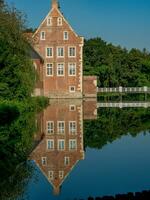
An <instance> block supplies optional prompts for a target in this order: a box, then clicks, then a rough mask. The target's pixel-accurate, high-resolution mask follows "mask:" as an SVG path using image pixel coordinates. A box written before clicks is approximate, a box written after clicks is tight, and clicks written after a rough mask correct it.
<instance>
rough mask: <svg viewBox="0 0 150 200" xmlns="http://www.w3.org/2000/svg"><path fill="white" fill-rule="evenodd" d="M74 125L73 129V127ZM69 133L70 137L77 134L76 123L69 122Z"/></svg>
mask: <svg viewBox="0 0 150 200" xmlns="http://www.w3.org/2000/svg"><path fill="white" fill-rule="evenodd" d="M74 125H75V127H74ZM69 133H70V134H71V135H76V134H77V122H76V121H69Z"/></svg>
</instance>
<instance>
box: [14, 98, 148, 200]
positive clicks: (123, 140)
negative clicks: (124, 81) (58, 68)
mask: <svg viewBox="0 0 150 200" xmlns="http://www.w3.org/2000/svg"><path fill="white" fill-rule="evenodd" d="M149 119H150V110H149V108H97V102H96V101H91V100H90V101H85V102H82V101H80V100H76V101H72V100H68V101H61V102H59V101H52V102H51V104H50V106H49V107H48V108H47V109H45V110H44V111H43V112H42V113H40V114H39V115H38V116H37V120H36V125H37V128H38V132H37V134H36V136H35V138H34V148H33V151H32V153H31V154H30V156H29V161H28V162H29V163H31V164H32V165H33V166H34V170H33V172H32V176H31V177H30V178H29V180H28V182H27V184H26V185H25V187H24V192H23V194H21V195H20V197H18V198H17V200H23V199H25V200H26V199H28V200H41V199H44V200H56V199H58V200H72V199H81V198H83V199H86V198H87V197H89V196H93V197H96V196H104V195H115V194H118V193H127V192H137V191H142V190H149V189H150V170H149V169H150V156H149V152H150V134H149V130H150V121H149Z"/></svg>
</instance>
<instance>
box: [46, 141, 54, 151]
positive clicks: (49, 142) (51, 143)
mask: <svg viewBox="0 0 150 200" xmlns="http://www.w3.org/2000/svg"><path fill="white" fill-rule="evenodd" d="M47 149H48V150H54V140H47Z"/></svg>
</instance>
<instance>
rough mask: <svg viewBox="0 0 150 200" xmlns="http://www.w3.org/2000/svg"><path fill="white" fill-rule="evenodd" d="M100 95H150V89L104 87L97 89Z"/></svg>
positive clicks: (145, 87)
mask: <svg viewBox="0 0 150 200" xmlns="http://www.w3.org/2000/svg"><path fill="white" fill-rule="evenodd" d="M97 92H100V93H150V87H147V86H144V87H121V86H120V87H111V88H108V87H104V88H97Z"/></svg>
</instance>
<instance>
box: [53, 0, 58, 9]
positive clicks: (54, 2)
mask: <svg viewBox="0 0 150 200" xmlns="http://www.w3.org/2000/svg"><path fill="white" fill-rule="evenodd" d="M52 8H57V9H58V8H59V6H58V0H52Z"/></svg>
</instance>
